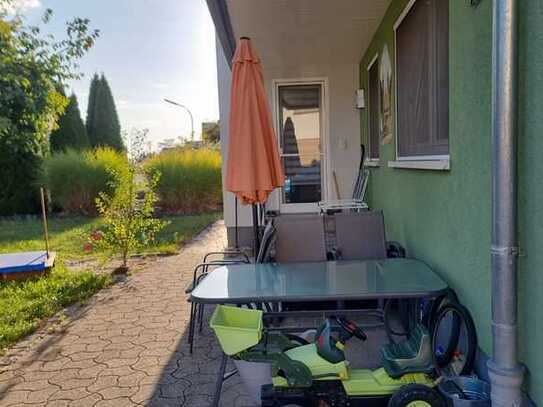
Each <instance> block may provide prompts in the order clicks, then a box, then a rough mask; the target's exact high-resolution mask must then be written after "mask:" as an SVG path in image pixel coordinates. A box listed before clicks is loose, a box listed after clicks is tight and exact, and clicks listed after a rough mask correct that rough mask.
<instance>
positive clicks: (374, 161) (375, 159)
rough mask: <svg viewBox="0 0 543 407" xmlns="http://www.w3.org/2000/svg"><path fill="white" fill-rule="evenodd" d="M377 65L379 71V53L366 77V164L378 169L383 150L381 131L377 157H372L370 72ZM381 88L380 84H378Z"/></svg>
mask: <svg viewBox="0 0 543 407" xmlns="http://www.w3.org/2000/svg"><path fill="white" fill-rule="evenodd" d="M375 64H377V69H379V53H376V54H375V55H374V56H373V58H372V59H371V61H370V62H369V64H368V65H367V66H366V77H367V89H368V92H367V94H368V95H367V101H368V103H367V110H366V111H367V112H368V123H367V129H368V149H367V151H368V154H367V158H366V160H365V161H366V164H368V165H369V166H373V167H378V166H379V163H380V161H381V148H380V143H379V136H380V134H379V131H378V132H377V157H372V156H371V148H372V140H371V112H370V109H371V84H370V70H371V69H372V68H373V66H374V65H375ZM377 81H379V77H377ZM378 86H379V84H378ZM377 108H378V109H379V92H377ZM377 122H379V111H377Z"/></svg>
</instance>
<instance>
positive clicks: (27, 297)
mask: <svg viewBox="0 0 543 407" xmlns="http://www.w3.org/2000/svg"><path fill="white" fill-rule="evenodd" d="M219 217H220V214H218V213H210V214H203V215H194V216H171V217H167V218H166V220H168V221H170V224H169V225H168V226H167V227H166V228H165V229H163V230H162V231H161V233H160V235H159V236H158V238H157V242H156V244H155V245H153V246H152V247H149V248H147V249H146V250H144V251H143V252H142V253H175V252H176V251H177V249H178V248H179V246H180V245H181V244H182V243H184V242H186V241H187V240H190V239H191V238H192V237H193V236H194V235H196V234H197V233H199V232H200V231H201V230H202V229H203V228H204V227H206V226H207V225H209V224H210V223H211V222H213V221H215V220H217V219H218V218H219ZM99 226H100V222H99V220H97V219H89V218H66V219H51V220H50V222H49V236H50V245H51V250H54V251H56V252H57V262H56V265H55V268H54V269H53V271H52V272H51V273H50V274H49V275H47V276H46V277H43V278H36V279H32V280H28V281H24V282H23V281H12V282H3V281H0V354H1V353H2V351H3V350H4V349H5V348H6V347H8V346H10V345H12V344H13V343H15V342H16V341H17V340H19V339H21V338H22V337H24V336H25V335H28V334H29V333H31V332H32V331H34V330H35V329H36V328H37V327H38V326H39V324H40V322H41V321H42V320H43V319H44V318H47V317H49V316H51V315H54V314H55V313H56V312H58V311H60V310H61V309H62V308H64V307H66V306H68V305H70V304H72V303H74V302H77V301H83V300H85V299H87V298H89V297H90V296H92V295H93V294H94V293H95V292H96V291H98V290H100V289H101V288H102V287H104V286H105V285H107V284H109V282H110V278H109V277H108V276H97V275H95V274H93V273H91V272H87V271H71V270H68V269H67V268H66V267H65V266H64V264H63V260H64V259H68V260H74V259H83V258H87V259H92V258H93V257H102V258H104V257H105V256H106V255H107V254H106V253H103V252H90V253H88V252H85V250H84V248H83V246H84V244H85V243H86V242H87V241H88V236H89V233H90V232H91V231H92V230H94V229H96V228H97V227H99ZM43 247H44V243H43V230H42V226H41V222H40V221H39V220H17V221H11V220H10V221H0V253H8V252H17V251H29V250H42V249H43Z"/></svg>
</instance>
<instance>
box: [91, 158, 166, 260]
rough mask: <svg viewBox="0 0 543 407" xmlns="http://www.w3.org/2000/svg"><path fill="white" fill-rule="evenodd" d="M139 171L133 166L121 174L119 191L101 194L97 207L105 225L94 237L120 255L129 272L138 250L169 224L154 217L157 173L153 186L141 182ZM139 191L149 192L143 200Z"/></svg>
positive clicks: (97, 199) (118, 185) (149, 242)
mask: <svg viewBox="0 0 543 407" xmlns="http://www.w3.org/2000/svg"><path fill="white" fill-rule="evenodd" d="M136 178H137V175H136V168H135V167H134V166H133V165H131V166H130V168H129V170H128V171H127V172H126V173H125V174H119V180H118V184H117V186H116V188H115V191H114V192H113V193H112V194H110V195H108V194H106V193H105V192H101V193H100V195H99V197H98V198H96V207H97V208H98V212H99V213H100V215H101V216H102V218H103V223H104V226H103V227H102V229H101V230H100V231H96V232H95V233H94V234H93V240H95V241H96V242H97V243H98V244H99V245H100V246H102V247H104V248H105V249H108V250H111V251H112V252H113V253H117V254H120V255H121V257H122V260H123V268H125V269H126V267H127V262H128V256H129V255H130V253H131V252H132V251H134V250H136V249H139V248H143V247H146V246H148V245H149V244H151V243H152V242H153V241H154V239H155V236H156V234H157V233H158V232H160V231H161V230H162V229H163V228H164V227H165V226H166V225H167V223H166V222H163V221H161V220H158V219H155V218H154V217H153V212H154V204H155V202H156V196H155V192H154V189H155V187H156V184H157V182H158V179H159V175H158V174H156V175H155V176H154V177H153V179H152V180H151V181H150V182H149V183H143V182H140V181H138V180H137V179H136ZM139 191H145V194H144V197H143V199H139V198H138V195H139Z"/></svg>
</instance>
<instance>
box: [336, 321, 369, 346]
mask: <svg viewBox="0 0 543 407" xmlns="http://www.w3.org/2000/svg"><path fill="white" fill-rule="evenodd" d="M335 320H336V322H337V323H338V324H339V326H340V327H341V328H342V329H343V330H345V332H347V333H348V334H349V335H350V336H354V337H356V338H358V339H360V340H361V341H365V340H366V339H368V336H367V335H366V334H365V332H364V331H363V330H362V329H361V328H360V327H359V326H358V325H356V324H355V323H354V322H352V321H349V320H347V319H345V318H343V317H335Z"/></svg>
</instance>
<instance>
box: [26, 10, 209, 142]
mask: <svg viewBox="0 0 543 407" xmlns="http://www.w3.org/2000/svg"><path fill="white" fill-rule="evenodd" d="M17 1H18V2H19V4H20V5H21V6H22V7H23V9H22V10H21V12H22V13H23V14H24V15H25V16H26V17H27V20H28V23H37V22H39V20H40V18H41V16H42V14H43V12H44V11H45V9H46V8H51V9H52V10H53V12H54V17H53V19H52V21H51V23H50V24H49V26H50V27H49V28H48V29H47V30H48V31H51V32H52V33H53V34H54V35H55V36H57V38H60V37H62V35H63V33H65V22H66V21H67V20H69V19H71V18H73V17H83V18H89V19H90V20H91V28H93V29H94V28H96V29H99V30H100V37H99V38H98V40H97V42H96V44H95V46H94V47H93V48H92V49H91V51H90V52H89V53H88V54H87V55H86V56H84V57H83V59H82V60H81V61H80V70H81V72H82V73H83V74H84V78H83V79H82V80H78V81H74V82H72V83H70V86H71V89H72V90H73V91H74V92H75V94H76V95H77V97H78V100H79V105H80V109H81V113H82V116H83V119H85V116H86V108H87V99H88V88H89V83H90V79H91V78H92V75H93V74H94V73H95V72H97V73H104V74H105V76H106V78H107V80H108V82H109V84H110V87H111V88H112V91H113V96H114V97H115V101H116V104H117V111H118V114H119V118H120V120H121V125H122V128H123V130H126V131H130V130H131V129H133V128H136V129H149V136H148V138H149V141H151V142H152V144H153V148H157V146H158V143H159V142H161V141H163V140H165V139H171V138H179V137H184V138H189V137H190V133H191V128H190V118H189V116H188V114H187V113H186V112H185V111H184V110H183V109H181V108H179V107H175V106H172V105H169V104H167V103H165V102H164V101H163V99H164V98H168V99H171V100H174V101H176V102H179V103H181V104H183V105H185V106H187V107H188V108H189V109H190V110H191V111H192V113H193V115H194V127H195V133H196V139H198V138H199V137H200V133H201V122H202V121H207V120H217V119H218V117H219V112H218V110H219V108H218V97H217V76H216V63H215V31H214V27H213V23H212V21H211V17H210V16H209V12H208V9H207V6H206V2H205V0H90V1H89V0H86V1H85V0H17Z"/></svg>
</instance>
